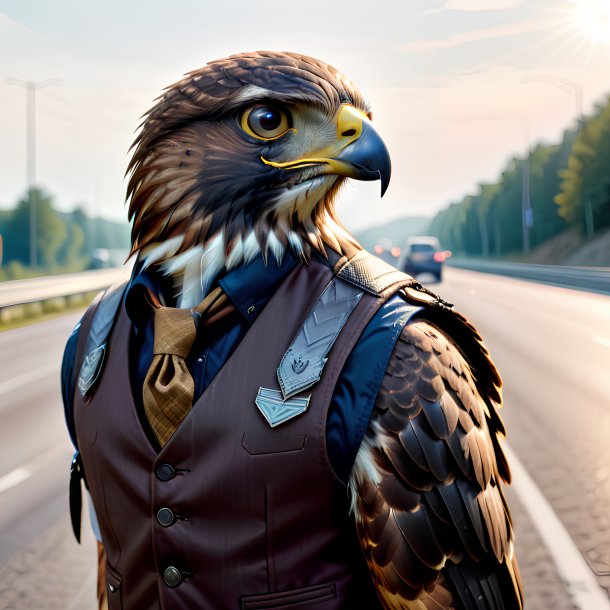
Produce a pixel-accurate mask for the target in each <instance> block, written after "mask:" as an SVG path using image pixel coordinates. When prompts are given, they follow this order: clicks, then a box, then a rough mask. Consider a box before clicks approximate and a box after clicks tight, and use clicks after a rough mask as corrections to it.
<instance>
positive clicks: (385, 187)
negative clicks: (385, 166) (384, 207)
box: [379, 172, 390, 197]
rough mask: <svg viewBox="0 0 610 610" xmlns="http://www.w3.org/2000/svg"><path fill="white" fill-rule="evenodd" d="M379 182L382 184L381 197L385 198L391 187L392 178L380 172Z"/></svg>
mask: <svg viewBox="0 0 610 610" xmlns="http://www.w3.org/2000/svg"><path fill="white" fill-rule="evenodd" d="M379 180H380V182H381V196H382V197H383V196H384V195H385V194H386V191H387V190H388V186H390V176H389V175H388V176H384V175H383V174H382V173H381V172H379Z"/></svg>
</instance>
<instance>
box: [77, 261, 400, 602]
mask: <svg viewBox="0 0 610 610" xmlns="http://www.w3.org/2000/svg"><path fill="white" fill-rule="evenodd" d="M332 277H333V274H332V271H331V270H330V269H329V268H328V267H327V266H325V265H323V264H320V263H318V262H312V263H311V264H309V265H307V266H306V265H299V266H298V267H297V268H296V269H295V270H294V271H293V272H292V273H291V274H290V275H289V276H288V277H287V278H286V279H285V280H284V282H283V283H282V285H281V286H280V288H279V289H278V291H277V292H276V293H275V294H274V296H273V297H272V299H271V300H270V301H269V303H268V304H267V305H266V307H265V309H264V310H263V311H262V312H261V314H260V315H259V316H258V318H257V319H256V320H255V322H254V323H253V325H252V327H251V328H250V329H249V331H248V333H247V334H246V336H245V337H244V339H243V340H242V341H241V343H240V344H239V345H238V347H237V348H236V350H235V352H234V353H233V354H232V355H231V356H230V358H229V359H228V361H227V362H226V363H225V365H224V367H223V368H222V369H221V370H220V372H219V373H218V374H217V375H216V377H215V378H214V380H213V381H212V383H211V384H210V385H209V386H208V387H207V388H206V390H205V391H204V393H203V395H202V396H201V398H200V399H199V400H198V401H197V402H196V403H195V405H194V406H193V409H192V410H191V412H190V413H189V415H188V416H187V417H186V419H185V420H184V421H183V423H182V424H181V425H180V427H179V428H178V430H177V431H176V433H175V434H174V436H173V437H172V438H171V439H170V440H169V442H168V443H167V444H166V445H165V447H164V448H163V449H162V450H161V452H160V453H156V451H155V450H154V449H153V447H152V446H151V444H150V443H149V441H148V439H147V437H146V434H145V433H144V431H143V429H142V427H141V424H140V421H139V419H138V414H137V412H136V407H135V404H134V400H133V396H132V392H134V391H135V392H140V391H141V390H140V388H131V384H130V375H129V370H128V366H129V358H128V353H129V337H130V334H131V333H130V328H131V327H130V321H129V319H128V317H127V315H126V312H125V309H124V307H123V306H121V308H120V310H119V313H118V317H117V320H116V323H115V326H114V328H113V330H112V333H111V335H110V339H109V342H108V349H107V353H106V358H107V360H106V363H105V367H104V371H103V375H102V376H101V379H100V380H99V382H98V385H97V387H96V388H95V389H94V391H92V393H91V396H88V397H87V398H86V399H85V400H83V398H82V397H81V395H80V393H79V392H78V391H77V392H76V394H75V404H74V409H75V422H76V431H77V438H78V442H79V449H80V452H81V455H82V461H83V465H84V470H85V473H86V476H87V482H88V486H89V490H90V493H91V497H92V499H93V504H94V506H95V511H96V514H97V517H98V521H99V525H100V531H101V535H102V539H103V543H104V547H105V549H106V553H107V557H108V568H107V580H108V591H109V595H108V598H109V608H110V610H117V609H120V608H124V609H128V610H147V609H158V608H163V609H167V610H170V609H171V610H178V609H199V608H202V609H210V610H224V609H227V610H229V609H231V610H237V609H240V608H241V609H244V610H265V609H271V608H288V607H289V608H290V610H301V609H305V608H307V609H312V610H331V609H333V610H334V609H339V608H377V607H380V606H379V602H378V601H377V599H376V597H375V595H374V592H373V589H372V586H371V582H370V576H369V575H368V573H367V571H366V567H365V564H364V560H363V557H362V553H361V551H360V550H359V547H358V544H357V540H356V536H355V530H354V529H353V523H352V521H353V519H352V518H351V517H350V516H349V514H348V495H347V490H346V488H345V486H344V485H343V484H342V483H341V482H340V481H339V480H338V479H337V477H336V476H335V474H334V472H333V470H332V467H331V465H330V463H329V460H328V456H327V452H326V434H325V428H326V417H327V411H328V407H329V404H330V400H331V397H332V393H333V390H334V387H335V384H336V382H337V378H338V377H339V374H340V372H341V369H342V367H343V365H344V363H345V360H346V359H347V357H348V355H349V353H350V351H351V350H352V349H353V347H354V344H355V343H356V341H357V339H358V337H359V336H360V334H361V332H362V330H363V329H364V327H365V326H366V324H367V323H368V322H369V321H370V319H371V317H372V316H373V314H374V313H375V311H377V309H378V308H379V306H380V305H381V304H382V303H383V301H385V300H386V298H387V296H388V294H385V295H384V297H376V296H373V295H371V294H365V295H364V297H363V298H362V299H361V300H360V302H359V304H358V305H357V306H356V308H355V310H354V311H353V312H352V314H351V315H350V317H349V318H348V320H347V322H346V323H345V326H344V327H343V329H342V331H341V333H340V334H339V337H338V339H337V340H336V342H335V344H334V346H333V348H332V350H331V352H330V354H329V356H328V363H327V365H326V367H325V369H324V372H323V374H322V378H321V380H320V381H319V383H317V384H316V385H315V386H314V387H313V388H311V389H310V390H308V391H307V392H305V394H309V393H310V392H311V400H310V403H309V408H308V410H307V412H306V413H304V414H303V415H300V416H298V417H296V418H294V419H292V420H290V421H287V422H285V423H283V424H281V425H279V426H277V427H276V428H271V427H270V426H269V424H268V423H267V421H266V420H265V419H264V417H263V416H262V414H261V413H260V412H259V410H258V409H257V407H256V405H255V397H256V394H257V392H258V390H259V387H261V386H263V387H265V388H271V389H279V385H278V380H277V374H276V371H277V367H278V364H279V363H280V360H281V359H282V356H283V355H284V353H285V352H286V350H287V349H288V347H289V345H290V342H291V340H292V339H293V337H294V336H295V334H296V333H297V331H298V329H299V327H300V325H301V324H302V323H303V321H304V319H305V318H306V316H307V314H308V312H309V311H310V309H311V308H312V306H313V305H314V303H315V302H316V300H317V299H318V297H319V295H320V294H321V293H322V291H323V290H324V288H325V286H326V285H327V284H328V283H329V281H330V280H331V279H332ZM338 281H343V280H338ZM83 330H84V329H83Z"/></svg>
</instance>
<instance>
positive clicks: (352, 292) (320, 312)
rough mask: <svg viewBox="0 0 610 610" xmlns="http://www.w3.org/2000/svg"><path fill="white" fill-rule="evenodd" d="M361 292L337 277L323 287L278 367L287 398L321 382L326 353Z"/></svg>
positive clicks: (283, 391)
mask: <svg viewBox="0 0 610 610" xmlns="http://www.w3.org/2000/svg"><path fill="white" fill-rule="evenodd" d="M362 295H363V292H362V291H361V290H360V289H359V288H357V287H355V286H353V285H352V284H348V283H347V282H344V281H343V280H339V279H337V278H334V279H333V280H332V281H331V282H330V284H328V286H327V287H326V288H325V289H324V292H323V293H322V294H321V295H320V298H319V299H318V301H317V302H316V304H315V305H314V308H313V309H312V311H311V312H310V313H309V315H308V316H307V318H306V319H305V322H304V323H303V326H301V328H300V329H299V332H298V333H297V336H296V337H295V338H294V341H293V342H292V344H291V345H290V347H289V348H288V351H287V352H286V353H285V354H284V357H283V358H282V361H281V363H280V366H279V368H278V370H277V378H278V381H279V383H280V388H282V394H283V396H284V399H285V400H287V399H288V398H290V397H292V396H294V395H296V394H299V393H300V392H302V391H303V390H306V389H307V388H309V387H311V386H312V385H314V384H315V383H317V382H318V381H319V379H320V377H321V375H322V370H323V369H324V365H325V364H326V360H327V358H326V355H327V354H328V352H329V351H330V350H331V348H332V346H333V344H334V342H335V340H336V338H337V336H338V334H339V332H340V331H341V329H342V328H343V325H344V324H345V321H346V320H347V318H348V317H349V316H350V314H351V313H352V311H353V310H354V308H355V307H356V305H357V304H358V303H359V301H360V299H361V298H362Z"/></svg>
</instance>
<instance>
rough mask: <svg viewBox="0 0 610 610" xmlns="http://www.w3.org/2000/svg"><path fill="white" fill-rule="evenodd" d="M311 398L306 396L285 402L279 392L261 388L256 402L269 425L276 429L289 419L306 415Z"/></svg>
mask: <svg viewBox="0 0 610 610" xmlns="http://www.w3.org/2000/svg"><path fill="white" fill-rule="evenodd" d="M309 398H310V397H309V396H305V397H304V398H289V399H288V400H284V396H283V395H282V393H281V392H280V391H279V390H270V389H268V388H259V390H258V394H257V395H256V400H255V402H256V406H257V407H258V410H259V411H260V412H261V413H262V414H263V416H264V417H265V419H266V420H267V422H268V423H269V425H270V426H271V427H272V428H275V427H276V426H279V425H280V424H283V423H284V422H287V421H288V420H289V419H292V418H293V417H296V416H297V415H301V413H305V411H307V407H308V406H309Z"/></svg>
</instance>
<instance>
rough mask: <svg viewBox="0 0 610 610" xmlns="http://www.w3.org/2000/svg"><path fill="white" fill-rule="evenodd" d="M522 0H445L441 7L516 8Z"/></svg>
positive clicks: (475, 8)
mask: <svg viewBox="0 0 610 610" xmlns="http://www.w3.org/2000/svg"><path fill="white" fill-rule="evenodd" d="M521 1H522V0H447V2H445V4H444V6H443V9H444V10H448V11H500V10H504V9H508V8H516V7H517V6H519V5H520V4H521Z"/></svg>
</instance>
